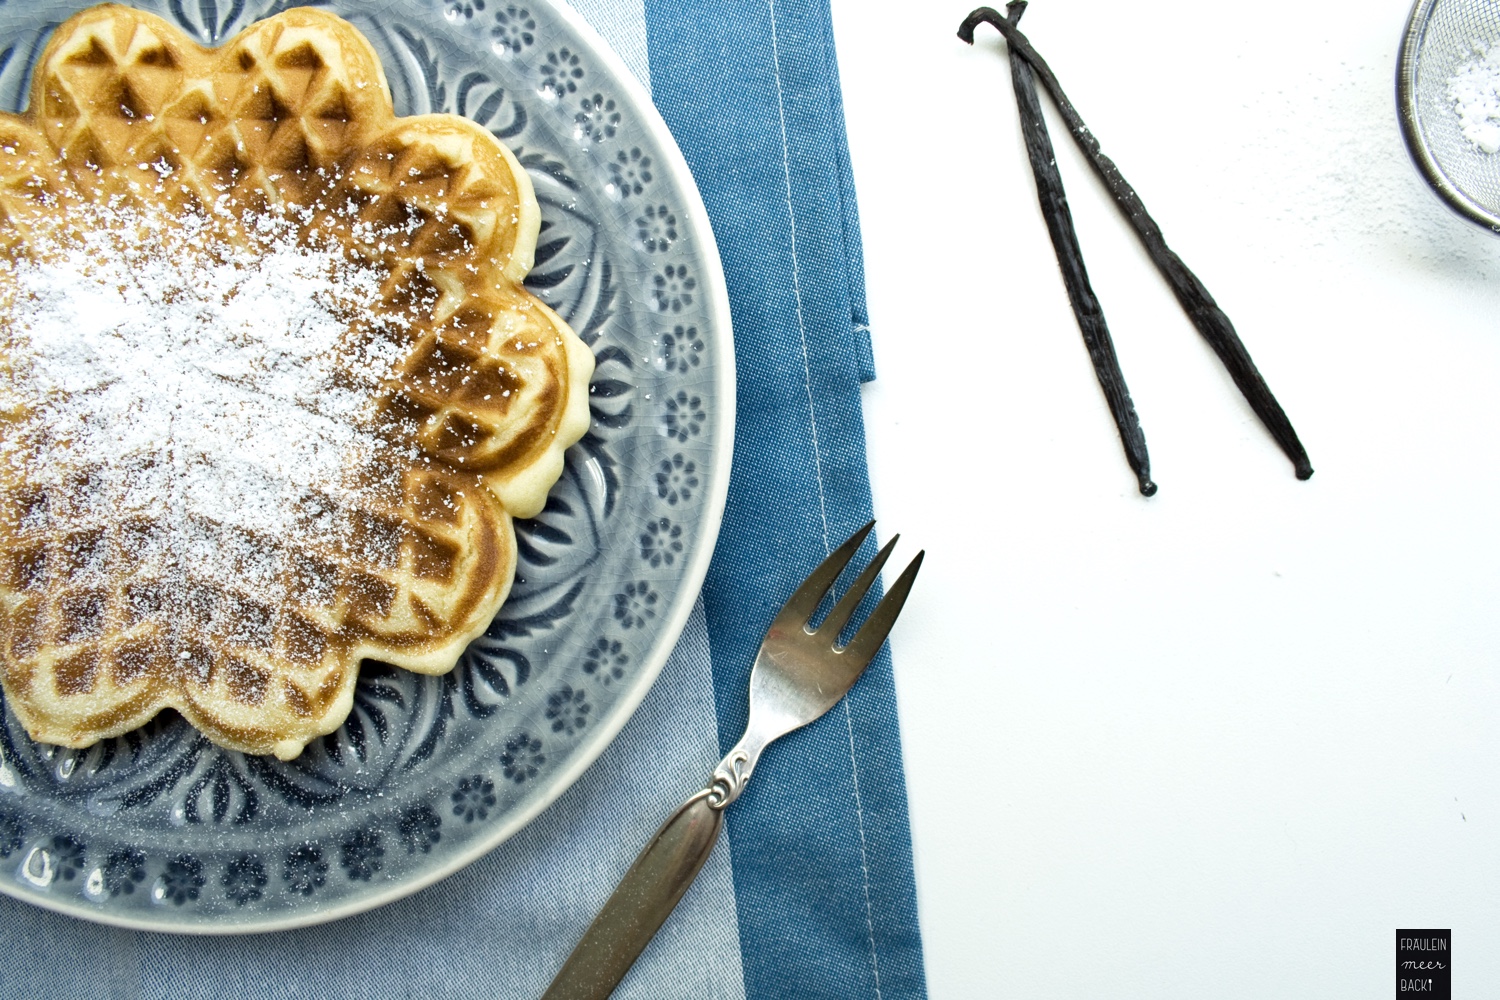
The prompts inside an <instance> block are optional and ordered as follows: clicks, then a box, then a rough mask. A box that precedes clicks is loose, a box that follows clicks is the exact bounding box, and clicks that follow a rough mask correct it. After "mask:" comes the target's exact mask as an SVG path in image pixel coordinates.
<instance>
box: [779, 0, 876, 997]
mask: <svg viewBox="0 0 1500 1000" xmlns="http://www.w3.org/2000/svg"><path fill="white" fill-rule="evenodd" d="M767 3H768V6H769V9H770V15H771V65H772V69H773V71H774V72H775V74H776V111H777V114H778V115H779V116H780V124H781V173H782V178H783V179H784V180H785V182H786V212H787V219H788V221H789V222H790V224H791V239H790V244H791V246H790V250H791V255H792V296H793V299H794V301H795V302H796V307H797V330H798V333H799V334H800V335H801V338H802V371H803V376H804V377H803V387H804V388H805V389H806V390H807V410H808V416H809V424H810V427H811V430H812V446H813V462H814V465H815V466H816V471H817V480H818V507H819V510H820V512H821V514H822V517H823V550H824V551H825V552H826V551H829V550H830V548H831V546H830V544H829V539H828V504H827V500H826V496H825V493H824V490H823V456H822V451H821V449H820V447H819V443H818V410H817V406H816V404H815V403H814V401H813V391H812V363H811V361H810V359H809V350H808V346H807V323H806V320H805V318H804V316H803V312H802V280H801V270H800V266H799V263H798V259H797V209H796V206H795V205H794V204H793V201H792V167H791V145H790V143H789V142H788V140H787V132H786V95H785V91H784V90H783V88H782V84H781V47H780V44H779V42H778V39H777V28H776V0H767ZM843 702H844V723H845V726H846V727H847V729H848V732H849V766H850V770H851V774H852V777H853V779H854V815H855V821H856V823H857V824H858V826H859V863H860V868H861V870H862V873H863V878H864V894H865V930H866V933H867V935H868V943H869V947H870V967H871V971H872V973H873V978H874V987H875V997H876V1000H880V997H881V990H880V955H879V953H878V951H877V950H876V947H875V917H874V913H873V911H872V908H871V902H870V855H869V850H868V846H867V841H866V839H865V810H864V801H863V798H862V796H861V795H860V791H859V758H858V757H857V755H856V754H855V745H854V716H853V714H852V713H851V711H850V709H849V700H848V698H847V697H846V698H844V699H843Z"/></svg>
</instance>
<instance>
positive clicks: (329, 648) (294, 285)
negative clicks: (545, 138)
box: [0, 5, 593, 758]
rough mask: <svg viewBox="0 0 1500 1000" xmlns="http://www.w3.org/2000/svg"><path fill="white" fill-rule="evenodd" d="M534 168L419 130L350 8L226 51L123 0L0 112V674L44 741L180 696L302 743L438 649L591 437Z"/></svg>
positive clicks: (91, 735)
mask: <svg viewBox="0 0 1500 1000" xmlns="http://www.w3.org/2000/svg"><path fill="white" fill-rule="evenodd" d="M538 226H539V215H538V209H537V205H536V200H535V197H534V195H533V193H532V190H531V184H530V182H529V180H528V179H527V177H526V175H525V173H524V172H523V171H522V169H521V168H520V166H519V164H518V163H517V162H516V161H515V159H514V157H513V156H512V155H511V154H510V153H509V152H508V151H507V150H506V149H504V148H503V147H502V146H501V145H500V144H499V143H498V142H497V141H495V139H494V138H493V137H492V136H491V135H490V134H489V133H488V132H486V131H484V130H483V129H481V128H479V127H478V126H476V125H473V124H472V123H470V122H467V121H465V120H463V119H459V118H455V117H453V116H447V115H430V116H422V117H413V118H396V117H395V115H394V112H393V110H392V106H391V100H390V96H389V93H388V91H387V88H386V85H385V79H384V75H383V73H382V71H381V68H380V64H379V62H378V60H377V59H376V56H375V54H374V52H373V50H372V49H371V48H370V46H369V44H368V42H366V40H365V39H364V38H363V37H362V36H361V35H360V34H359V32H358V31H356V30H355V29H354V28H353V27H352V26H350V25H349V24H347V23H346V22H344V21H342V20H340V19H338V18H336V17H334V16H332V15H329V14H326V13H322V12H320V11H317V10H313V9H306V8H297V9H293V10H290V11H288V12H286V13H283V14H279V15H277V16H275V17H272V18H269V19H267V20H265V21H262V22H259V23H257V24H255V25H253V26H252V27H250V28H249V29H247V30H246V31H244V32H242V33H241V34H240V35H238V36H236V37H235V38H234V39H232V40H230V41H229V42H228V43H227V44H226V45H224V46H222V47H220V48H217V49H205V48H202V47H201V46H198V45H197V44H195V43H194V42H192V41H191V40H190V39H188V38H187V37H186V36H185V35H183V34H182V33H181V32H180V31H178V30H177V29H176V28H174V27H172V26H171V25H169V24H167V23H166V22H164V21H162V20H161V19H159V18H156V17H154V16H151V15H149V14H145V13H142V12H138V11H134V10H130V9H128V8H124V7H119V6H114V5H106V6H102V7H96V8H92V9H90V10H87V11H84V12H83V13H81V14H79V15H77V16H76V17H74V18H72V19H70V20H69V21H67V22H65V23H64V24H63V25H61V26H60V27H59V28H58V29H57V31H56V33H55V34H54V36H53V38H52V40H51V42H50V43H49V45H48V46H47V48H46V50H45V51H44V52H43V54H42V56H41V58H40V60H39V61H38V63H37V69H36V75H35V78H34V80H33V90H32V96H31V105H30V108H29V110H28V113H27V114H25V115H22V116H13V115H0V369H4V372H3V374H4V376H5V378H4V386H3V388H0V552H3V555H0V669H3V682H4V689H5V694H6V699H7V701H8V703H9V704H10V706H11V707H12V708H13V709H14V710H15V712H16V714H17V716H18V717H19V718H20V719H21V721H22V722H23V723H24V724H25V726H26V728H27V730H28V731H29V732H30V733H31V734H32V735H33V736H34V737H35V738H37V739H39V740H42V741H44V742H49V743H58V744H63V745H67V746H75V747H77V746H87V745H89V744H91V743H93V742H95V741H97V740H99V739H102V738H105V737H109V736H114V735H118V734H120V733H123V732H125V731H127V730H129V729H132V728H134V727H136V726H138V725H140V724H141V723H143V722H145V721H146V720H147V719H149V718H151V717H152V716H153V715H155V714H156V713H157V712H159V711H160V710H161V709H163V708H166V707H169V706H170V707H173V708H176V709H177V710H178V711H180V712H181V713H182V714H183V715H184V716H186V717H187V718H188V720H189V721H191V722H192V724H193V725H195V726H197V727H198V728H199V729H200V730H202V731H203V732H204V733H206V734H207V735H208V736H209V737H210V738H211V739H213V740H214V741H215V742H218V743H220V744H222V745H224V746H227V747H231V748H234V749H239V750H244V751H246V752H250V753H275V754H276V755H277V756H279V757H282V758H291V757H294V756H296V755H297V754H298V753H300V751H301V750H302V748H303V746H304V745H305V744H306V743H307V742H308V741H309V740H310V739H312V738H314V737H316V736H318V735H321V734H324V733H328V732H331V731H332V730H334V729H336V728H337V727H338V726H339V725H340V724H341V722H342V721H343V719H344V718H345V716H346V715H347V714H348V712H349V709H350V706H351V703H352V696H353V686H354V682H355V679H356V673H357V670H358V665H359V662H360V660H361V659H363V658H366V657H369V658H376V659H380V660H384V661H387V662H390V663H393V664H396V665H398V666H402V667H405V668H407V669H411V670H416V671H421V672H426V673H441V672H443V671H446V670H449V669H451V668H452V666H453V664H454V662H455V661H456V660H457V658H458V656H459V654H460V653H461V652H462V650H463V647H464V645H465V644H466V643H467V642H468V641H469V640H470V639H472V638H473V637H475V636H476V635H478V634H479V633H480V632H482V631H483V630H484V628H485V627H486V626H487V625H488V624H489V622H490V620H491V619H492V618H493V616H494V614H495V612H496V611H497V609H498V608H499V606H500V603H501V602H502V601H503V600H504V598H505V595H506V593H507V591H508V590H509V588H510V583H511V579H512V577H513V574H514V569H515V539H514V534H513V531H512V527H511V518H512V517H527V516H531V515H533V514H535V513H536V512H537V511H539V510H540V509H541V507H542V505H543V504H544V502H545V499H546V493H547V491H548V490H549V489H550V488H551V487H552V485H553V483H555V482H556V480H557V478H558V476H559V475H560V474H561V471H562V465H563V451H564V449H565V448H566V447H567V446H568V445H570V444H572V443H573V442H574V441H576V440H577V439H578V438H579V437H581V436H582V434H583V433H584V431H585V430H586V429H587V425H588V405H587V403H588V399H587V394H588V380H589V378H590V375H591V373H592V368H593V359H592V356H591V354H590V352H589V351H588V350H587V348H586V347H585V346H584V345H583V344H582V342H581V341H579V340H578V338H577V337H576V336H575V335H574V334H573V332H572V331H571V330H569V329H568V327H567V326H566V324H565V323H563V321H562V320H561V319H560V318H559V317H557V316H556V315H555V314H554V313H552V312H551V311H550V310H549V309H547V308H546V306H544V305H543V304H542V303H541V302H540V301H538V300H537V299H535V298H534V297H532V296H531V295H530V294H529V293H528V292H526V290H525V289H524V288H523V287H522V286H521V284H520V283H521V280H522V279H523V278H524V276H525V274H526V272H527V271H528V269H529V268H530V266H531V262H532V255H533V251H534V249H535V245H536V236H537V231H538Z"/></svg>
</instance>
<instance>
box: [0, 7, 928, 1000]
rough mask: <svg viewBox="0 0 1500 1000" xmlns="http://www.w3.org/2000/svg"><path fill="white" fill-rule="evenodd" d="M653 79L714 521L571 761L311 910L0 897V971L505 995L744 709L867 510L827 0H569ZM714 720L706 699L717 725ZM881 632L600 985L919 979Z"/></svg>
mask: <svg viewBox="0 0 1500 1000" xmlns="http://www.w3.org/2000/svg"><path fill="white" fill-rule="evenodd" d="M575 6H577V7H578V8H579V9H580V11H581V12H582V13H583V14H584V16H585V17H586V18H587V19H588V20H589V21H590V23H592V24H593V25H594V26H595V28H597V29H598V30H599V31H600V32H601V34H603V35H604V36H605V37H606V39H607V40H608V41H609V42H610V43H611V45H612V46H613V47H614V48H615V49H616V51H617V52H619V53H620V54H621V55H622V57H623V58H624V60H625V62H626V63H627V65H629V66H630V68H631V69H632V70H633V71H634V72H635V73H636V75H637V76H639V77H640V78H641V79H642V82H643V83H646V84H647V85H648V87H649V88H650V89H651V91H652V94H653V98H654V100H655V102H656V104H657V106H658V108H659V109H660V110H661V112H662V115H663V116H664V118H665V119H666V121H667V124H668V125H669V126H670V127H671V129H672V131H673V133H674V135H675V136H676V138H677V141H678V143H679V145H680V146H681V147H682V149H683V152H684V154H685V155H686V158H687V161H688V163H689V165H690V166H691V168H692V170H693V173H694V175H695V177H696V179H697V182H698V185H699V187H700V189H701V191H702V193H703V197H704V201H705V202H706V204H707V207H708V211H709V215H710V217H711V219H712V222H713V225H714V231H715V234H716V237H717V240H718V243H719V248H720V252H721V254H722V256H723V261H724V268H725V273H726V278H727V280H728V284H729V293H730V301H731V307H732V309H733V314H734V320H735V335H736V355H737V361H738V369H739V397H738V423H737V435H736V441H735V466H734V474H733V477H732V480H731V484H730V496H729V504H728V509H727V511H726V514H725V521H724V527H723V530H722V532H721V535H720V539H719V546H718V549H717V552H716V555H715V559H714V563H713V566H712V568H711V570H710V573H709V577H708V580H707V583H706V585H705V588H704V593H703V598H702V600H701V601H700V602H699V605H698V607H697V608H695V610H694V613H693V616H692V618H691V619H690V621H689V623H688V626H687V629H686V631H685V632H684V635H683V638H682V640H681V642H680V643H679V645H678V647H677V649H676V651H675V652H674V654H673V656H672V658H671V660H670V661H669V663H668V664H667V666H666V668H665V669H664V670H663V672H662V676H661V680H660V681H659V682H658V683H657V684H656V685H655V687H654V688H653V690H652V691H651V693H650V694H649V695H648V697H647V698H646V700H645V701H644V702H643V703H642V706H641V708H640V709H639V711H638V712H637V714H636V715H635V716H634V717H633V718H632V720H631V721H630V723H629V724H628V725H627V727H626V728H625V729H624V730H623V731H622V733H621V734H620V736H619V737H618V738H617V740H616V741H615V743H614V744H613V745H612V746H611V747H610V748H609V750H608V751H606V753H605V754H604V755H603V756H602V757H601V758H600V760H599V761H598V763H597V764H596V765H595V766H594V767H593V768H591V769H590V770H589V772H588V773H586V774H585V775H584V776H583V777H582V778H581V779H580V780H579V781H578V782H577V784H576V785H575V786H574V787H573V788H572V789H571V790H570V791H569V792H568V793H567V794H566V795H564V796H563V797H562V798H561V799H560V800H559V801H558V802H557V803H555V804H554V805H553V806H552V807H551V808H549V809H548V810H547V811H546V812H545V813H543V815H542V816H540V817H539V818H538V819H537V820H536V821H535V822H533V823H532V824H531V825H530V826H528V827H527V828H526V829H525V830H523V831H522V832H521V834H519V835H518V836H517V837H515V838H513V839H512V840H510V841H509V842H507V843H506V844H504V845H502V846H501V847H500V848H499V849H497V850H496V851H494V852H493V853H492V854H490V855H488V856H487V857H485V858H484V859H482V860H481V861H479V862H477V863H475V864H474V865H472V866H470V867H469V868H468V869H465V871H464V872H463V873H461V874H460V875H458V876H456V877H453V878H450V879H448V880H446V881H444V882H442V883H439V884H438V885H436V886H433V887H431V888H429V889H427V890H424V891H422V892H420V893H417V894H415V895H414V896H412V897H409V898H407V899H404V900H400V901H398V902H396V903H393V904H391V905H388V906H385V907H382V908H380V909H378V910H375V911H372V912H370V913H366V914H362V915H360V916H356V917H351V918H348V919H345V920H341V921H338V922H335V923H332V924H327V925H322V926H319V927H314V928H308V929H304V930H299V931H290V932H285V933H280V934H270V935H259V936H251V937H237V938H187V937H177V936H172V935H160V934H146V933H137V932H132V931H125V930H118V929H113V928H108V927H102V926H97V925H93V924H87V923H83V922H80V921H76V920H72V919H70V918H67V917H62V916H57V915H55V914H51V913H47V912H44V911H41V910H38V909H36V908H34V907H32V906H29V905H27V904H24V903H21V902H18V901H16V900H14V899H10V898H8V897H0V927H3V930H0V996H3V997H7V998H9V997H16V998H26V997H39V998H42V997H55V996H69V997H78V998H86V997H108V998H125V997H153V998H154V997H162V998H166V997H172V998H188V997H225V996H246V997H287V998H293V997H335V996H337V997H395V996H422V997H450V996H451V997H476V996H499V997H527V996H535V995H537V994H538V993H540V991H541V990H542V989H543V988H544V987H545V985H546V983H547V981H548V980H549V979H550V977H551V975H552V973H553V971H555V970H556V968H557V967H558V966H559V965H560V964H561V961H562V959H563V957H564V956H565V955H566V953H567V951H568V950H569V949H570V948H571V946H572V944H573V942H574V941H575V940H576V938H577V936H578V934H579V933H581V931H582V929H583V927H584V926H586V924H587V923H588V921H589V920H590V919H591V918H592V916H593V913H594V912H595V911H596V910H597V908H598V906H599V905H600V904H601V903H602V902H603V900H604V899H605V898H606V897H607V896H608V894H609V892H610V891H611V890H612V888H613V886H614V883H615V881H616V880H617V879H618V877H619V875H620V874H621V873H622V872H623V871H624V869H625V867H626V866H627V865H628V864H629V862H630V860H631V858H632V857H633V855H634V853H635V852H636V851H637V850H638V849H639V847H640V846H641V845H642V844H644V843H645V841H646V839H647V838H648V837H649V836H650V834H651V833H652V831H653V830H654V829H655V827H656V826H657V825H658V824H659V823H660V822H661V820H662V819H664V818H665V817H666V815H667V814H668V812H669V811H670V810H671V809H672V808H673V807H675V805H676V804H677V803H678V802H679V801H681V799H682V798H683V797H684V796H685V795H686V794H687V793H688V792H690V791H691V790H692V789H694V788H696V787H699V786H701V783H702V781H703V780H704V777H705V776H706V775H707V774H708V772H709V770H710V769H711V768H712V766H713V763H714V762H715V761H717V759H718V757H719V756H720V754H721V753H722V752H723V750H725V749H727V748H728V746H729V745H731V744H732V743H733V742H734V740H735V739H737V738H738V736H739V734H740V731H741V730H742V728H743V726H744V722H745V716H746V710H747V705H746V682H747V679H748V673H749V667H750V662H751V659H752V657H753V655H754V652H755V647H756V645H757V643H758V642H759V638H760V635H761V633H762V631H763V630H764V627H765V624H766V623H767V622H768V621H769V620H770V619H771V617H772V616H773V615H774V614H775V611H776V609H777V608H778V607H779V605H780V602H781V601H782V600H783V599H784V597H785V595H786V594H788V593H790V591H791V590H792V589H793V588H794V587H795V586H796V584H797V583H798V582H799V581H800V579H801V577H802V576H803V575H804V574H805V573H806V571H807V570H808V569H809V568H811V567H812V566H813V565H815V564H816V563H817V562H818V561H819V560H820V559H821V558H822V556H823V555H824V554H825V553H826V552H827V551H828V550H829V548H830V547H831V546H832V545H834V544H836V543H837V542H838V541H839V540H841V539H842V538H843V537H844V536H846V535H847V534H849V533H850V532H852V531H853V530H854V529H855V528H857V527H858V526H859V525H860V524H862V523H864V522H865V521H866V520H868V518H869V512H870V507H871V503H870V495H869V480H868V475H867V470H866V463H865V453H864V428H863V423H862V417H861V411H860V398H859V383H860V382H861V381H862V380H868V379H870V378H873V370H872V368H873V366H872V361H871V356H870V348H869V338H868V332H867V328H866V325H865V324H866V321H865V314H864V288H863V269H862V261H861V252H860V243H859V230H858V221H857V213H856V209H855V203H854V197H853V185H852V179H851V176H850V173H849V164H848V154H847V147H846V144H845V139H844V127H843V118H842V106H841V101H840V96H839V87H838V76H837V67H836V63H835V60H834V49H833V38H832V24H831V18H830V15H829V9H828V2H827V0H700V2H697V3H693V2H690V0H644V2H643V0H577V2H576V3H575ZM715 723H717V724H715ZM925 995H926V987H925V981H924V977H923V970H922V953H921V939H920V934H919V930H918V925H917V917H916V906H915V894H914V886H913V880H912V865H911V842H910V834H909V828H908V823H907V813H906V793H905V786H904V780H903V774H902V765H901V748H900V737H899V733H898V730H897V723H896V708H895V695H894V689H893V685H892V678H891V664H890V659H889V654H888V652H883V653H882V654H881V656H880V657H879V658H878V659H877V660H876V662H875V663H874V664H873V665H872V666H871V667H870V669H869V671H868V672H867V674H866V676H865V677H864V678H863V679H862V680H861V681H860V683H859V684H858V685H857V686H856V688H855V689H854V691H853V692H852V693H851V694H850V696H849V697H848V698H847V699H846V700H845V702H844V703H843V704H841V705H839V706H837V707H836V708H835V709H834V710H833V711H832V712H830V713H829V714H828V715H827V716H826V717H824V718H823V719H822V720H820V721H819V722H818V723H816V724H814V725H813V726H811V727H809V728H807V729H805V730H802V731H800V732H798V733H795V734H793V735H792V736H790V737H788V738H786V739H785V740H784V741H781V742H779V743H778V744H777V745H776V746H775V747H774V748H773V749H772V750H771V751H770V752H769V753H768V755H767V757H766V758H765V759H764V760H763V761H762V763H761V765H760V767H759V769H758V770H757V775H756V779H755V780H754V781H753V782H752V783H751V784H750V786H749V790H748V791H747V792H746V794H745V795H744V797H743V798H742V799H741V800H740V801H739V802H738V803H736V805H735V806H734V807H733V809H731V810H730V812H729V814H728V825H727V832H726V835H725V837H724V839H723V840H722V841H721V842H720V844H719V846H718V848H717V849H716V850H715V852H714V854H713V856H712V857H711V858H710V860H709V863H708V865H707V866H706V867H705V869H704V872H703V873H702V875H700V876H699V879H698V882H697V883H696V884H695V885H694V886H693V888H692V890H691V891H690V892H689V893H688V895H687V897H686V898H685V899H684V900H683V903H682V905H681V907H680V908H679V910H678V912H677V913H676V914H675V915H674V918H673V919H672V920H670V921H669V922H668V924H667V926H666V927H665V928H664V929H663V932H662V934H661V935H660V936H659V937H658V938H657V940H656V941H654V942H653V943H652V945H651V946H650V947H649V948H648V949H647V951H646V953H645V954H644V955H643V956H642V958H641V960H640V962H639V963H637V965H636V967H635V968H634V969H633V970H632V971H631V973H630V975H629V976H628V977H627V979H626V981H625V982H624V984H622V987H621V989H620V991H619V992H618V993H617V996H619V997H636V998H643V1000H645V998H650V1000H661V998H671V997H694V998H698V997H704V998H720V997H722V998H726V1000H738V998H742V997H753V998H761V997H777V998H779V997H797V998H803V997H807V998H821V997H827V998H839V1000H845V998H859V997H870V998H877V1000H889V998H905V997H924V996H925Z"/></svg>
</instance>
